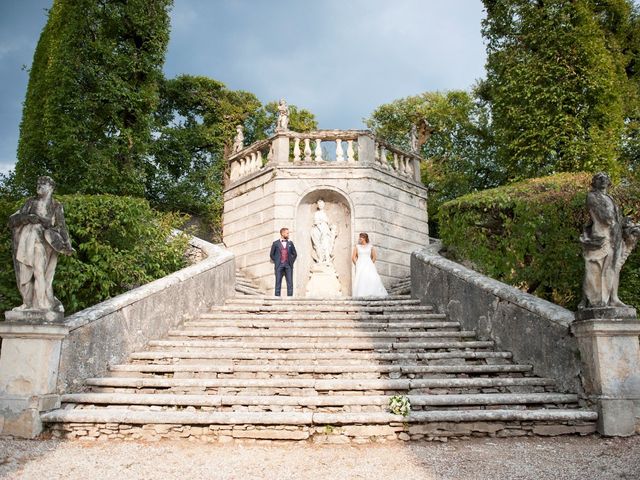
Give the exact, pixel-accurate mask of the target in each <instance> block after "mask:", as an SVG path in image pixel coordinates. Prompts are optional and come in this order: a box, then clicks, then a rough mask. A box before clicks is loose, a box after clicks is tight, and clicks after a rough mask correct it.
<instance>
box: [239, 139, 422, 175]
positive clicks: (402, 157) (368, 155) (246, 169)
mask: <svg viewBox="0 0 640 480" xmlns="http://www.w3.org/2000/svg"><path fill="white" fill-rule="evenodd" d="M265 155H266V161H265ZM420 161H421V157H420V156H418V155H416V154H414V153H409V152H406V151H404V150H402V149H400V148H397V147H395V146H393V145H390V144H388V143H386V142H384V141H382V140H379V139H377V138H376V137H375V136H374V135H373V134H372V133H371V132H370V131H368V130H316V131H312V132H306V133H298V132H293V131H287V132H279V133H276V134H275V135H273V136H272V137H270V138H269V139H267V140H262V141H260V142H256V143H254V144H253V145H250V146H248V147H246V148H244V149H242V150H240V151H239V152H237V153H235V154H233V155H232V156H231V157H229V165H230V170H229V181H230V183H235V182H237V181H239V180H242V179H244V178H246V177H248V176H250V175H251V174H253V173H255V172H257V171H260V170H261V169H263V168H265V167H267V166H269V165H280V166H295V165H312V166H323V165H331V166H333V167H335V166H340V165H343V166H345V167H350V166H356V165H360V166H364V165H366V166H375V167H378V168H381V169H384V170H386V171H388V172H390V173H391V174H393V175H397V176H399V177H404V178H406V179H408V180H410V181H413V182H416V183H421V180H420Z"/></svg>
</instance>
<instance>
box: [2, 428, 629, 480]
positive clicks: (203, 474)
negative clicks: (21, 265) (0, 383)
mask: <svg viewBox="0 0 640 480" xmlns="http://www.w3.org/2000/svg"><path fill="white" fill-rule="evenodd" d="M0 478H3V479H4V478H10V479H37V480H45V479H47V480H49V479H73V480H82V479H95V480H103V479H105V480H106V479H115V480H134V479H154V480H155V479H162V480H169V479H241V480H251V479H261V480H262V479H278V480H286V479H312V480H316V479H330V480H340V479H349V480H351V479H360V478H362V479H377V478H386V479H389V478H391V479H399V480H400V479H402V480H405V479H407V480H408V479H420V480H434V479H437V480H445V479H465V480H466V479H491V480H502V479H504V480H507V479H508V480H517V479H536V480H538V479H553V480H568V479H580V480H599V479H602V480H605V479H606V480H615V479H628V480H637V479H639V478H640V436H637V437H633V438H627V439H602V438H598V437H596V436H591V437H584V438H579V437H563V438H520V439H518V438H512V439H476V440H469V441H461V442H458V441H453V442H449V443H420V444H411V445H403V444H397V443H394V444H382V445H380V444H376V445H363V446H342V445H341V446H316V445H310V444H283V445H215V444H201V443H190V442H178V441H167V442H160V443H130V442H117V441H113V442H109V443H88V442H82V441H55V440H46V441H23V440H0Z"/></svg>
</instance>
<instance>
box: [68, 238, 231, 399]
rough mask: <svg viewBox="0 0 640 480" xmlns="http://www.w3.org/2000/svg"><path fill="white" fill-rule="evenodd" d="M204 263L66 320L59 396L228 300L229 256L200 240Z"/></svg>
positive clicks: (199, 245)
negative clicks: (185, 319) (179, 325)
mask: <svg viewBox="0 0 640 480" xmlns="http://www.w3.org/2000/svg"><path fill="white" fill-rule="evenodd" d="M191 241H192V242H193V244H194V245H197V246H198V247H199V248H201V249H202V250H203V251H205V253H206V254H207V258H206V259H204V260H203V261H201V262H199V263H197V264H195V265H191V266H189V267H187V268H184V269H182V270H180V271H178V272H175V273H173V274H171V275H168V276H166V277H163V278H161V279H159V280H156V281H154V282H151V283H149V284H146V285H143V286H141V287H139V288H136V289H134V290H131V291H129V292H127V293H124V294H122V295H118V296H117V297H114V298H112V299H110V300H107V301H105V302H102V303H99V304H97V305H95V306H93V307H90V308H87V309H85V310H82V311H80V312H78V313H76V314H74V315H71V316H69V317H67V318H66V319H65V323H64V324H65V325H66V326H67V327H68V328H69V329H70V333H69V335H68V336H67V337H66V338H65V340H64V341H63V343H62V351H61V355H60V375H59V377H58V391H59V392H65V393H69V392H73V391H78V390H79V389H81V387H82V382H83V380H84V379H85V378H88V377H93V376H96V375H102V374H104V373H105V372H106V370H107V366H108V365H109V364H110V363H114V362H122V361H124V360H125V359H126V358H127V356H128V355H129V354H130V353H131V352H133V351H134V350H140V349H142V348H144V347H145V346H146V345H147V342H148V341H149V340H150V339H153V338H161V337H162V336H163V335H165V334H166V332H167V331H168V330H169V329H170V328H173V327H175V326H176V325H177V324H178V323H179V322H180V321H181V320H182V319H183V318H185V317H186V318H193V317H194V316H196V314H198V313H200V312H202V311H204V310H206V309H208V308H210V307H211V306H212V305H214V304H220V303H222V302H223V301H224V299H225V298H227V297H230V296H232V295H233V288H234V287H233V278H234V274H235V267H234V258H233V255H232V254H231V252H229V251H227V250H223V249H221V248H220V247H217V246H215V245H212V244H210V243H208V242H205V241H203V240H200V239H196V238H193V239H192V240H191Z"/></svg>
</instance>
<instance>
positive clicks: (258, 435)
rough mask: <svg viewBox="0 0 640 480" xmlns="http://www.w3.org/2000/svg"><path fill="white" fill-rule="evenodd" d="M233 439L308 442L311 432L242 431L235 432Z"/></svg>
mask: <svg viewBox="0 0 640 480" xmlns="http://www.w3.org/2000/svg"><path fill="white" fill-rule="evenodd" d="M232 435H233V438H255V439H268V440H306V439H307V438H309V432H306V431H303V430H276V429H271V428H269V429H261V430H241V431H235V430H234V431H233V433H232Z"/></svg>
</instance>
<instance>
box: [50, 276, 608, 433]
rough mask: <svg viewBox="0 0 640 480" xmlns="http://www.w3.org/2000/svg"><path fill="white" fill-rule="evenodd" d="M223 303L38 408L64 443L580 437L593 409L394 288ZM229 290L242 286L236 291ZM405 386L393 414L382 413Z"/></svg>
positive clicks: (243, 298) (590, 423)
mask: <svg viewBox="0 0 640 480" xmlns="http://www.w3.org/2000/svg"><path fill="white" fill-rule="evenodd" d="M242 287H243V288H242V289H241V290H245V292H246V293H251V295H238V296H237V297H236V298H234V299H230V300H228V301H227V303H226V304H225V305H224V306H221V307H216V308H215V309H214V310H212V311H210V312H208V313H204V314H202V315H201V316H200V317H199V318H197V319H194V320H190V321H186V322H184V324H183V325H182V326H181V328H179V329H176V330H173V331H171V332H170V333H169V335H168V337H166V338H163V339H159V340H155V341H152V342H150V343H149V345H148V349H147V350H145V351H139V352H135V353H133V354H132V355H131V356H130V360H129V362H128V363H126V364H122V365H112V366H111V369H110V374H109V375H108V376H106V377H103V378H88V379H86V382H85V383H86V392H83V393H74V394H67V395H64V396H63V397H62V408H60V409H58V410H54V411H52V412H49V413H46V414H44V415H43V417H42V418H43V421H44V422H46V423H47V424H48V425H49V427H50V429H51V431H52V433H53V435H54V436H56V437H65V438H100V437H102V438H105V437H106V438H123V439H160V438H171V437H184V438H194V439H199V440H202V441H217V442H227V441H233V440H234V439H235V440H247V439H248V440H249V441H255V440H256V439H259V440H313V441H314V442H320V443H343V442H355V443H362V442H368V441H387V440H396V439H399V440H421V439H427V440H433V439H443V438H446V437H470V436H487V435H489V436H501V437H502V436H521V435H557V434H571V433H578V434H587V433H591V432H593V431H595V421H596V418H597V415H596V413H595V412H592V411H590V410H586V409H583V408H580V405H579V404H578V397H577V395H574V394H566V393H558V392H557V391H555V389H554V382H553V379H549V378H539V377H536V376H535V375H533V373H532V367H531V365H519V364H514V363H513V362H512V361H511V354H510V353H509V352H504V351H497V350H496V349H495V348H494V344H493V342H491V341H478V340H477V339H476V338H475V333H474V332H473V331H464V330H461V328H460V325H459V324H458V323H456V322H451V321H448V320H447V318H446V316H445V315H442V314H437V313H434V312H433V311H432V309H431V307H428V306H423V305H419V304H418V300H415V299H412V298H411V297H410V296H408V295H396V296H392V297H389V298H386V299H379V300H368V301H364V300H358V299H343V300H331V301H323V300H319V299H275V298H274V297H265V296H258V295H256V293H257V292H256V289H251V288H250V285H249V284H248V281H247V280H246V279H243V285H242ZM245 292H243V293H245ZM393 395H406V396H408V398H409V400H410V402H411V413H410V414H409V415H408V416H407V417H403V416H401V415H394V414H391V413H389V411H388V404H389V399H390V397H391V396H393Z"/></svg>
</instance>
